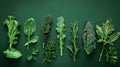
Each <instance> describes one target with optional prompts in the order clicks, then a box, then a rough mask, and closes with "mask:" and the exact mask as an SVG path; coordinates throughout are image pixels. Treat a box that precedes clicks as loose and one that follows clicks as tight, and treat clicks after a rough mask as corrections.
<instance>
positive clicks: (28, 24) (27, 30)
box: [24, 18, 39, 49]
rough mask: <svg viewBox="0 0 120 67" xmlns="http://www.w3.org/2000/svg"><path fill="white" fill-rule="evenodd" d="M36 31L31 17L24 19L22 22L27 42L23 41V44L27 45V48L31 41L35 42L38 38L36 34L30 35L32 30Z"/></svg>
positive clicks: (32, 32)
mask: <svg viewBox="0 0 120 67" xmlns="http://www.w3.org/2000/svg"><path fill="white" fill-rule="evenodd" d="M35 31H36V23H35V20H34V19H33V18H29V19H28V20H26V22H25V24H24V33H25V35H26V36H27V42H26V43H25V46H27V49H29V45H30V44H31V43H36V42H37V41H38V39H39V37H38V36H32V35H33V34H34V32H35Z"/></svg>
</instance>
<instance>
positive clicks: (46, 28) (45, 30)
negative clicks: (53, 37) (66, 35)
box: [41, 16, 53, 48]
mask: <svg viewBox="0 0 120 67" xmlns="http://www.w3.org/2000/svg"><path fill="white" fill-rule="evenodd" d="M52 22H53V19H52V17H51V16H46V17H45V19H44V22H43V24H42V27H41V28H42V29H41V32H42V37H43V38H42V42H43V43H42V45H43V48H44V47H45V44H46V42H47V39H48V37H49V34H50V30H51V26H52Z"/></svg>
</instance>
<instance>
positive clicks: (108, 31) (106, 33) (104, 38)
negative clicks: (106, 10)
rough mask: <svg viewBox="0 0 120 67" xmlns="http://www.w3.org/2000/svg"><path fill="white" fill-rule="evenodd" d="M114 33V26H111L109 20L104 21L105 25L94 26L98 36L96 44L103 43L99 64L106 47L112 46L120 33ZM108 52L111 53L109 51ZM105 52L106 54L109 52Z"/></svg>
mask: <svg viewBox="0 0 120 67" xmlns="http://www.w3.org/2000/svg"><path fill="white" fill-rule="evenodd" d="M113 31H114V25H113V24H112V21H111V20H110V19H108V20H106V23H103V24H102V26H101V27H100V26H99V25H96V33H97V35H98V38H99V40H98V42H101V43H103V46H102V51H101V53H100V57H99V62H100V61H101V59H102V55H103V53H104V51H105V50H107V47H106V46H108V47H110V46H113V45H114V43H113V42H115V41H116V40H117V39H118V38H119V36H120V32H115V33H114V32H113ZM109 51H112V50H111V49H110V50H109ZM109 51H106V52H109Z"/></svg>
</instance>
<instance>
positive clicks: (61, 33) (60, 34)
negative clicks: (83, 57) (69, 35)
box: [56, 16, 66, 56]
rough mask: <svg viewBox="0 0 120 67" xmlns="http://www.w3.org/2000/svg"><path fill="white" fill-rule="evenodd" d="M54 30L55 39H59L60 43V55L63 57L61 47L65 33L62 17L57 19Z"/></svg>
mask: <svg viewBox="0 0 120 67" xmlns="http://www.w3.org/2000/svg"><path fill="white" fill-rule="evenodd" d="M56 30H57V32H58V35H57V38H58V39H59V43H60V55H61V56H62V55H63V45H64V41H63V40H64V39H65V37H66V35H65V34H64V31H65V24H64V18H63V17H62V16H60V17H58V19H57V27H56Z"/></svg>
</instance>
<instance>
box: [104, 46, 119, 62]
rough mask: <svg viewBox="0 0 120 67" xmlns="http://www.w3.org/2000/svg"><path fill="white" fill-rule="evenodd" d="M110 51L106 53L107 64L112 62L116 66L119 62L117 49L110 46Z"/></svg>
mask: <svg viewBox="0 0 120 67" xmlns="http://www.w3.org/2000/svg"><path fill="white" fill-rule="evenodd" d="M108 51H109V52H108ZM108 51H107V53H106V58H107V62H110V63H111V64H115V63H116V62H117V60H118V57H117V50H116V48H115V47H113V46H110V47H109V50H108Z"/></svg>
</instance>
